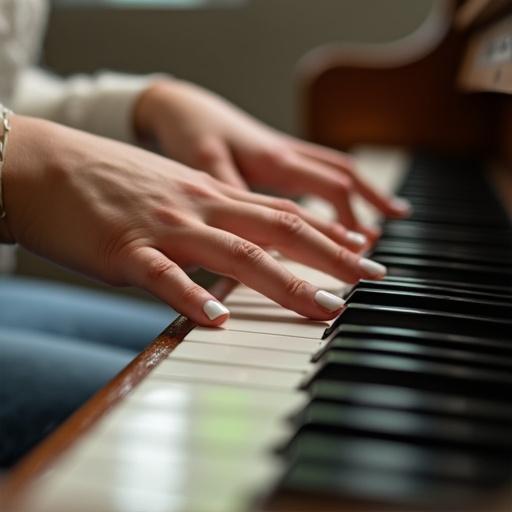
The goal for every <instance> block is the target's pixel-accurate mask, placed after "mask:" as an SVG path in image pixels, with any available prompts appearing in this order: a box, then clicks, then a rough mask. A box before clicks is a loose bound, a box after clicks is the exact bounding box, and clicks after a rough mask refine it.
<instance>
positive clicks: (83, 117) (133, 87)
mask: <svg viewBox="0 0 512 512" xmlns="http://www.w3.org/2000/svg"><path fill="white" fill-rule="evenodd" d="M162 76H163V75H146V76H137V75H127V74H122V73H113V72H101V73H97V74H95V75H74V76H72V77H71V78H67V79H62V78H60V77H58V76H56V75H54V74H51V73H48V72H46V71H44V70H42V69H39V68H28V69H25V70H23V71H22V72H21V73H20V76H19V79H18V82H17V84H16V88H15V94H14V98H13V101H12V102H11V107H12V109H13V110H14V111H15V112H16V113H18V114H23V115H30V116H34V117H41V118H44V119H48V120H51V121H55V122H58V123H61V124H65V125H67V126H71V127H73V128H78V129H80V130H84V131H88V132H91V133H95V134H97V135H102V136H105V137H110V138H113V139H118V140H121V141H125V142H135V140H136V137H135V131H134V124H133V109H134V106H135V102H136V100H137V97H138V96H139V95H140V94H141V92H142V91H143V90H144V89H146V88H147V87H148V86H149V85H150V83H151V82H153V81H154V80H156V79H158V78H162Z"/></svg>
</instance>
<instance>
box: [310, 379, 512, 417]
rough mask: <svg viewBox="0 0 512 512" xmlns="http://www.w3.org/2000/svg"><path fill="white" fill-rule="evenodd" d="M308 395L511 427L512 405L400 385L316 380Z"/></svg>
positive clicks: (314, 397) (330, 401) (332, 401)
mask: <svg viewBox="0 0 512 512" xmlns="http://www.w3.org/2000/svg"><path fill="white" fill-rule="evenodd" d="M309 394H310V396H311V398H312V400H314V401H315V402H328V403H345V404H353V405H370V406H372V407H377V408H378V407H380V408H383V409H390V410H399V411H412V412H420V413H423V414H429V413H434V414H442V415H445V416H447V417H454V418H462V419H465V420H471V421H474V422H476V423H480V422H482V423H489V424H494V425H500V426H502V427H510V426H512V405H508V404H506V403H504V402H497V401H489V400H485V401H484V400H476V399H474V398H468V397H464V396H459V395H453V394H452V395H451V394H449V393H446V392H442V393H433V392H425V391H419V390H415V389H414V390H413V389H408V388H405V387H400V386H388V385H375V384H361V383H351V382H339V381H319V382H316V383H314V384H313V385H312V386H311V387H310V389H309Z"/></svg>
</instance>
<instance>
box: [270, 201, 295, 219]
mask: <svg viewBox="0 0 512 512" xmlns="http://www.w3.org/2000/svg"><path fill="white" fill-rule="evenodd" d="M272 206H273V208H275V209H276V210H283V211H284V212H290V213H295V214H296V215H298V214H299V212H300V207H299V205H298V204H297V203H295V202H294V201H292V200H291V199H281V198H279V199H274V200H273V201H272Z"/></svg>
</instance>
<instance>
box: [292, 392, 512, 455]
mask: <svg viewBox="0 0 512 512" xmlns="http://www.w3.org/2000/svg"><path fill="white" fill-rule="evenodd" d="M296 422H297V423H298V432H299V433H301V432H314V433H317V434H333V435H336V434H338V433H339V434H341V435H351V436H362V437H366V438H372V439H387V440H393V441H406V442H409V443H412V444H415V445H418V446H425V447H428V446H436V447H445V448H451V449H456V450H467V451H469V452H471V453H481V454H483V455H488V454H491V453H492V454H493V455H494V456H495V457H504V458H506V459H508V460H510V455H511V454H512V436H510V429H509V428H507V427H501V426H494V425H489V424H482V423H478V424H477V423H473V422H471V421H465V420H461V419H454V418H446V417H443V416H442V415H434V414H421V413H416V412H409V411H396V410H395V411H394V410H384V409H382V408H377V407H372V406H360V405H351V404H341V403H337V404H328V403H321V402H320V403H315V402H313V403H311V404H309V405H308V406H307V407H306V409H305V410H304V411H303V412H302V414H301V415H300V417H298V418H297V419H296Z"/></svg>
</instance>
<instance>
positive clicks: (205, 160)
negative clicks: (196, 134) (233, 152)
mask: <svg viewBox="0 0 512 512" xmlns="http://www.w3.org/2000/svg"><path fill="white" fill-rule="evenodd" d="M221 156H222V152H221V148H220V146H219V143H218V142H217V141H216V140H215V139H213V138H211V137H205V138H202V139H199V140H198V141H197V142H196V146H195V150H194V160H195V162H196V164H198V166H199V167H203V166H208V165H211V164H212V163H215V162H216V161H217V160H218V159H219V158H221Z"/></svg>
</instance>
